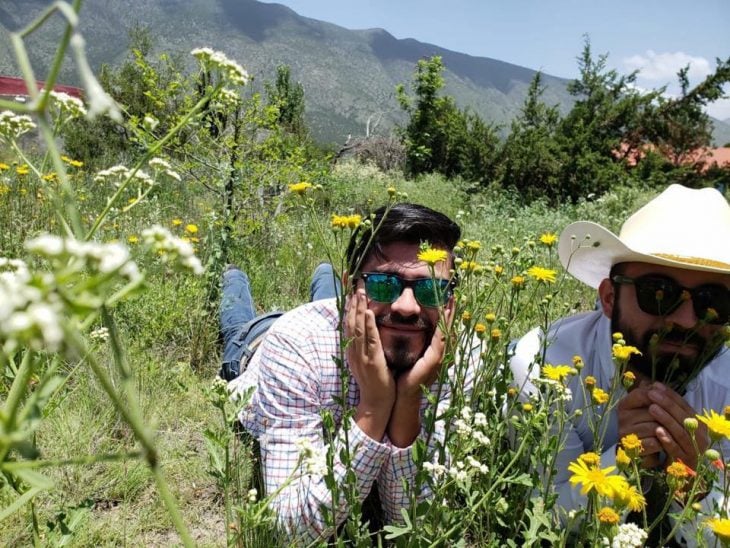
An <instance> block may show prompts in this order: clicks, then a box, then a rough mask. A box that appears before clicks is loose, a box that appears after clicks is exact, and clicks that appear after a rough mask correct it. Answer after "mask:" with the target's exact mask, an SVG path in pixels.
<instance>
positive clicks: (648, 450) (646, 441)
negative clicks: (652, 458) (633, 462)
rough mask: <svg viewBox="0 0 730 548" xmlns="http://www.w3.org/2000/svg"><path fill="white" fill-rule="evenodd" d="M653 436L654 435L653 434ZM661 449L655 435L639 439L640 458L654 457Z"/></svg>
mask: <svg viewBox="0 0 730 548" xmlns="http://www.w3.org/2000/svg"><path fill="white" fill-rule="evenodd" d="M653 434H654V433H653ZM662 449H663V447H662V444H661V442H660V441H659V439H657V437H656V435H651V436H647V437H645V438H641V455H642V456H649V455H656V454H657V453H659V452H660V451H662Z"/></svg>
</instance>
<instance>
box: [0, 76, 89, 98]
mask: <svg viewBox="0 0 730 548" xmlns="http://www.w3.org/2000/svg"><path fill="white" fill-rule="evenodd" d="M36 85H37V86H38V89H41V88H42V87H43V86H44V85H45V82H40V81H39V82H36ZM53 90H54V91H59V92H63V93H67V94H68V95H71V96H73V97H78V98H79V99H81V98H82V96H83V90H82V89H81V88H76V87H73V86H61V85H57V86H53ZM0 95H5V96H13V97H14V96H22V97H26V96H27V95H28V88H27V87H26V85H25V80H23V79H22V78H13V77H12V76H0Z"/></svg>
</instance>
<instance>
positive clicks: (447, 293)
mask: <svg viewBox="0 0 730 548" xmlns="http://www.w3.org/2000/svg"><path fill="white" fill-rule="evenodd" d="M373 276H385V277H387V278H392V279H395V280H396V281H397V282H398V284H399V285H400V291H399V293H398V295H397V296H396V297H395V298H394V299H393V300H391V301H381V300H378V299H375V298H373V297H372V296H371V295H370V292H369V291H368V278H370V277H373ZM358 278H361V279H362V281H363V283H364V285H365V293H366V294H367V296H368V298H369V299H370V300H371V301H375V302H376V303H381V304H393V303H394V302H395V301H397V300H398V299H399V298H400V296H401V295H402V294H403V291H404V290H405V289H406V288H407V287H410V288H411V291H413V297H414V298H415V299H416V301H417V302H418V304H419V305H421V306H423V307H426V308H438V307H439V306H444V305H445V304H446V303H448V302H449V299H450V298H451V296H452V295H453V289H454V282H453V281H452V280H445V279H443V278H415V279H407V278H402V277H400V276H398V275H397V274H393V273H392V272H361V273H360V274H359V275H358ZM434 282H438V283H439V284H440V285H441V287H440V291H441V292H442V293H443V300H442V302H440V303H435V304H430V300H429V303H424V302H422V301H421V299H420V298H419V292H420V290H419V289H418V288H419V286H422V285H423V284H433V283H434ZM427 289H428V290H427V293H428V295H429V299H432V298H433V290H434V286H433V285H430V287H428V288H427Z"/></svg>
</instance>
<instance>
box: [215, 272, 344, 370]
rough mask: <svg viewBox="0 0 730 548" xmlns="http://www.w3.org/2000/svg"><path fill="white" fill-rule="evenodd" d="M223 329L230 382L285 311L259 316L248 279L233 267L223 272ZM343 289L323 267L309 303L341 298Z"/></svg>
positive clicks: (225, 367) (225, 366) (315, 278)
mask: <svg viewBox="0 0 730 548" xmlns="http://www.w3.org/2000/svg"><path fill="white" fill-rule="evenodd" d="M222 285H223V298H222V300H221V312H220V329H221V336H222V338H223V364H222V366H221V370H220V373H219V374H220V376H221V377H222V378H224V379H225V380H227V381H230V380H232V379H235V378H236V377H238V375H240V374H241V373H242V372H243V370H244V369H245V368H246V364H247V363H248V360H249V359H250V358H251V356H252V355H253V353H254V352H255V351H256V348H257V347H258V343H259V342H260V341H261V336H262V335H263V334H264V333H266V332H267V331H268V330H269V327H271V324H272V323H274V321H275V320H276V318H278V317H279V316H281V315H282V314H283V312H269V313H268V314H263V315H261V316H256V309H255V308H254V304H253V297H252V296H251V285H250V283H249V281H248V276H246V273H245V272H243V271H242V270H238V269H237V268H233V269H230V270H227V271H226V272H224V273H223V284H222ZM341 292H342V288H341V286H340V281H339V280H338V279H337V278H336V277H335V273H334V270H333V269H332V265H330V264H328V263H322V264H320V265H319V266H318V267H317V268H316V269H315V270H314V274H313V275H312V282H311V284H310V286H309V298H310V301H318V300H320V299H329V298H331V297H335V296H337V295H340V294H341Z"/></svg>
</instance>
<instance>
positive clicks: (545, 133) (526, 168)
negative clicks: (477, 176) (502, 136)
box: [498, 72, 562, 202]
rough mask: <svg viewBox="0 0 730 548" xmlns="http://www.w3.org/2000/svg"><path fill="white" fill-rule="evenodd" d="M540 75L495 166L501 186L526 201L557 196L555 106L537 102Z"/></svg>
mask: <svg viewBox="0 0 730 548" xmlns="http://www.w3.org/2000/svg"><path fill="white" fill-rule="evenodd" d="M544 92H545V86H543V85H542V75H541V74H540V73H539V72H538V73H537V74H535V77H534V78H533V80H532V82H531V83H530V88H529V90H528V92H527V97H526V99H525V103H524V105H523V107H522V110H521V112H520V114H519V115H518V116H517V118H515V119H514V120H513V121H512V125H511V129H510V134H509V136H508V137H507V140H506V141H505V143H504V146H503V147H502V151H501V157H500V162H499V168H498V172H499V181H500V184H501V186H503V187H506V188H512V189H514V190H515V191H516V193H517V195H519V196H521V197H522V198H523V199H524V200H526V201H528V202H529V201H532V200H534V199H536V198H539V197H541V196H545V197H548V198H552V199H555V198H557V196H558V195H559V192H556V189H557V188H559V186H560V185H559V174H560V166H561V163H562V152H561V150H560V147H559V144H558V141H557V139H556V130H557V127H558V123H559V121H560V114H559V112H558V107H557V106H552V107H549V106H548V105H546V104H545V103H543V102H542V101H541V97H542V95H543V93H544Z"/></svg>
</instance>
